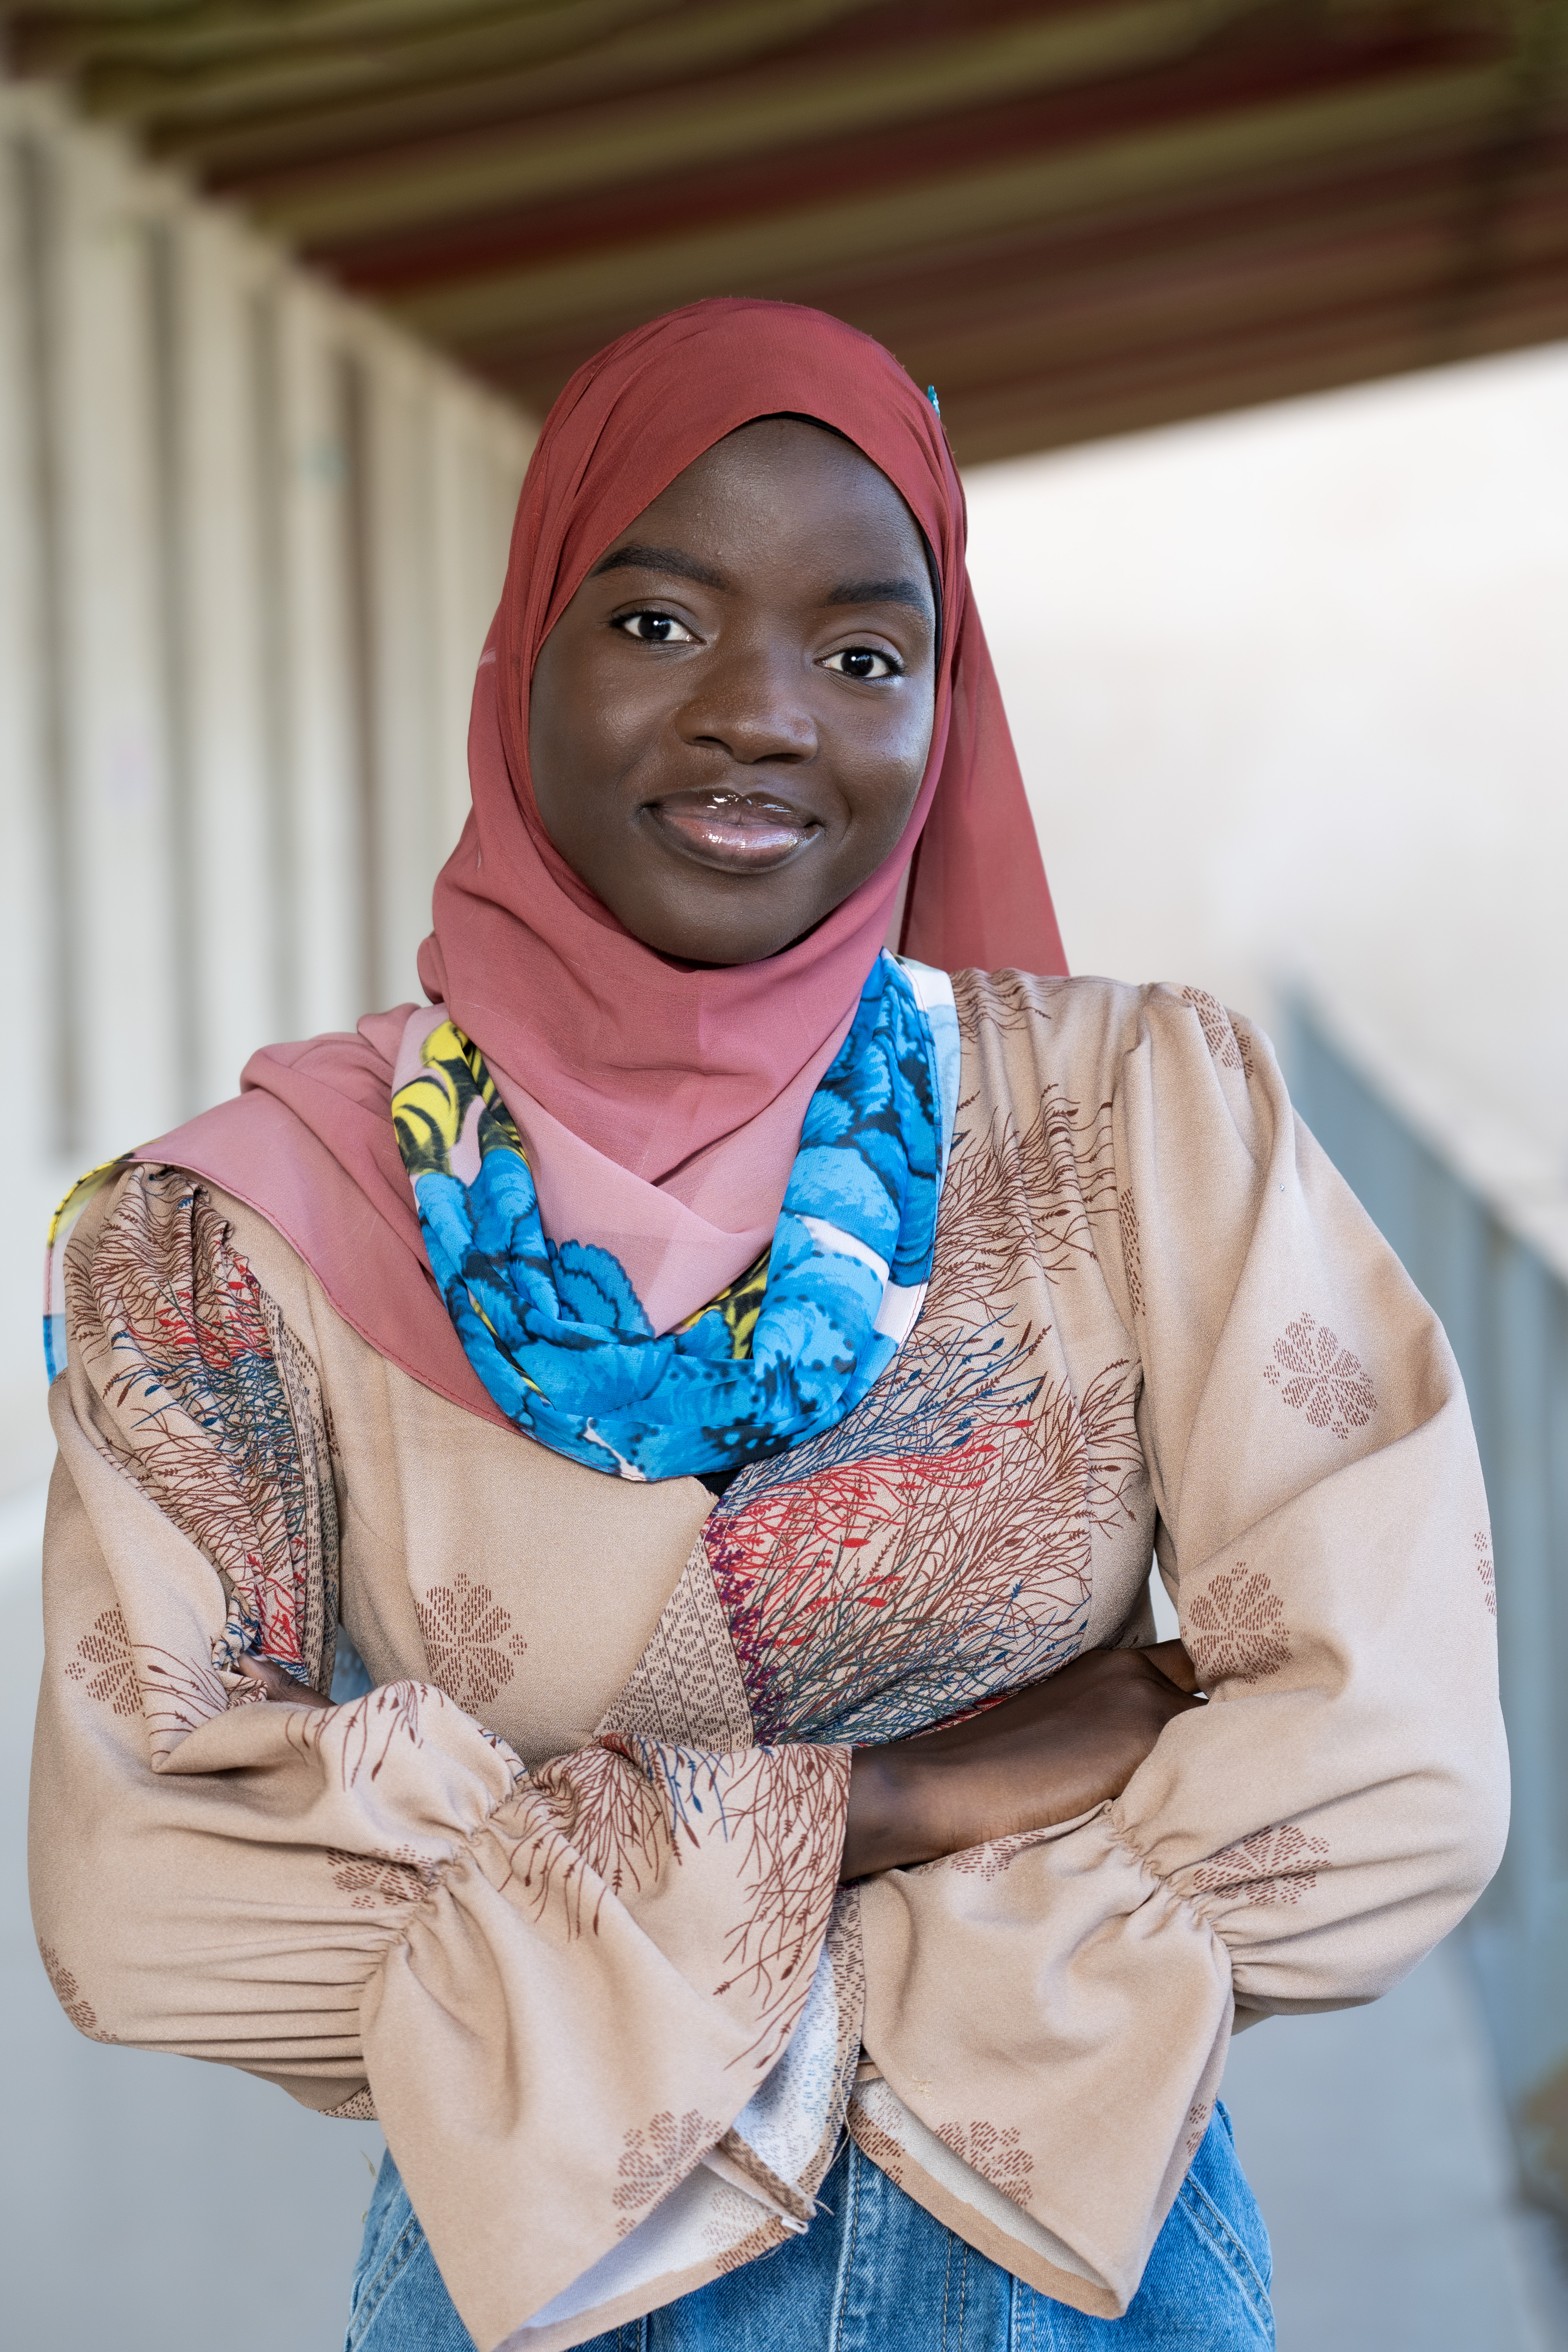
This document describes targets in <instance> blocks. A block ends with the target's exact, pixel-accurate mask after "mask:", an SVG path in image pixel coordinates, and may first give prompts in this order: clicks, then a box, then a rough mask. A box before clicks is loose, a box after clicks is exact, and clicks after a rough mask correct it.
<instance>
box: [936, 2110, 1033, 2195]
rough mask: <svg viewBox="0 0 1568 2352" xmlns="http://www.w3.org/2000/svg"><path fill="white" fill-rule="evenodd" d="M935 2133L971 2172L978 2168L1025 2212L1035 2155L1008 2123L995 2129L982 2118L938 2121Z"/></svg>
mask: <svg viewBox="0 0 1568 2352" xmlns="http://www.w3.org/2000/svg"><path fill="white" fill-rule="evenodd" d="M936 2136H937V2137H938V2139H940V2140H942V2141H943V2142H945V2144H946V2146H947V2147H950V2148H952V2152H953V2154H954V2156H956V2157H958V2158H961V2159H962V2160H963V2163H965V2164H967V2165H968V2167H969V2168H970V2170H971V2171H972V2172H978V2173H979V2175H980V2177H981V2179H983V2180H988V2181H989V2182H990V2183H991V2186H992V2188H993V2189H1000V2190H1001V2191H1002V2194H1003V2196H1004V2197H1008V2198H1011V2200H1012V2201H1013V2203H1014V2204H1015V2205H1021V2206H1022V2207H1023V2208H1024V2210H1025V2211H1027V2210H1028V2206H1029V2175H1030V2173H1031V2172H1033V2170H1034V2168H1035V2159H1034V2158H1033V2157H1032V2156H1031V2155H1030V2154H1029V2151H1028V2149H1027V2148H1026V2147H1025V2146H1024V2144H1023V2142H1022V2140H1021V2139H1020V2138H1019V2137H1018V2134H1017V2132H1016V2130H1015V2129H1013V2128H1012V2127H1011V2126H1009V2128H1008V2129H1007V2130H1005V2131H998V2130H997V2128H996V2126H995V2125H994V2124H988V2123H985V2122H984V2121H982V2122H980V2123H972V2124H938V2125H937V2126H936Z"/></svg>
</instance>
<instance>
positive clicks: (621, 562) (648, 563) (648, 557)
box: [592, 540, 730, 588]
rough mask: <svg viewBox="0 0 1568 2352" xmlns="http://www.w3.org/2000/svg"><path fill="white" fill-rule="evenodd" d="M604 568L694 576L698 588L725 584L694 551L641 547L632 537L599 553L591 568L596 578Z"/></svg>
mask: <svg viewBox="0 0 1568 2352" xmlns="http://www.w3.org/2000/svg"><path fill="white" fill-rule="evenodd" d="M602 572H673V573H674V575H675V577H676V578H677V579H678V580H695V581H696V583H697V584H698V586H699V587H700V588H727V587H728V586H729V585H730V583H729V581H728V580H727V579H726V578H725V576H724V574H723V573H722V572H716V571H715V570H714V568H713V566H712V565H711V564H710V563H700V562H699V561H698V559H697V558H696V556H695V555H688V554H686V553H685V552H684V551H682V550H681V549H680V548H679V547H645V546H644V545H642V543H641V542H640V541H637V540H633V541H631V543H630V545H629V546H626V547H612V548H611V550H610V551H609V553H608V555H605V556H602V557H601V558H600V560H599V562H597V563H595V566H594V570H593V575H592V576H593V577H594V578H595V580H597V579H598V578H599V576H600V574H601V573H602Z"/></svg>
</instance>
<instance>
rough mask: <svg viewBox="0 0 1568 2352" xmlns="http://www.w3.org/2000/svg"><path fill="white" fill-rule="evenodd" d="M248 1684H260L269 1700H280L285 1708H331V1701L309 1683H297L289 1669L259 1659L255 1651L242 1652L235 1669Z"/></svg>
mask: <svg viewBox="0 0 1568 2352" xmlns="http://www.w3.org/2000/svg"><path fill="white" fill-rule="evenodd" d="M235 1671H236V1673H237V1674H241V1675H244V1676H245V1678H246V1680H247V1682H251V1683H259V1685H261V1688H262V1689H263V1690H264V1691H265V1692H266V1693H267V1696H268V1698H275V1699H278V1700H279V1701H280V1702H281V1703H282V1705H283V1706H331V1699H330V1698H323V1697H322V1696H321V1692H320V1691H316V1690H312V1689H311V1688H310V1684H309V1683H297V1682H296V1681H295V1679H294V1677H293V1675H291V1674H289V1671H288V1669H287V1667H285V1666H280V1665H279V1664H278V1661H277V1659H276V1658H258V1656H257V1654H256V1653H255V1651H254V1650H242V1651H241V1652H240V1654H239V1661H238V1664H237V1666H236V1668H235Z"/></svg>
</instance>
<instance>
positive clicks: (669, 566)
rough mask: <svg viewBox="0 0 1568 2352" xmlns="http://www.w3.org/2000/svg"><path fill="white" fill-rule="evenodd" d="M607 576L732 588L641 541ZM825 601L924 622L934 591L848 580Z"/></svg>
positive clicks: (597, 570) (701, 567)
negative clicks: (897, 612) (892, 607)
mask: <svg viewBox="0 0 1568 2352" xmlns="http://www.w3.org/2000/svg"><path fill="white" fill-rule="evenodd" d="M605 572H669V573H672V574H673V575H674V577H675V578H676V579H678V580H694V581H696V583H698V585H699V586H700V587H702V588H721V589H722V588H728V587H729V585H730V583H729V580H728V579H727V578H726V576H725V575H724V573H723V572H720V571H718V570H716V569H715V567H714V566H713V565H712V564H710V563H703V562H700V561H699V559H698V558H697V557H696V556H695V555H688V554H687V553H686V551H685V550H684V549H683V548H679V547H649V546H647V545H646V544H645V543H644V542H643V541H641V540H632V541H628V543H627V544H626V546H625V547H612V548H611V550H610V551H609V553H608V555H605V556H601V558H600V559H599V562H597V563H595V566H594V570H593V573H592V577H593V578H594V579H595V580H597V579H599V578H600V577H601V576H602V574H603V573H605ZM822 601H823V603H824V604H851V605H863V604H907V605H908V606H909V608H910V612H912V613H918V614H920V616H921V620H922V621H929V620H931V618H932V617H933V615H932V612H931V590H930V588H929V587H926V586H923V585H922V584H921V583H920V582H919V581H916V580H846V581H844V582H842V583H841V584H840V585H839V586H838V587H837V588H834V589H830V590H829V592H828V593H827V594H826V596H825V597H824V598H823V600H822Z"/></svg>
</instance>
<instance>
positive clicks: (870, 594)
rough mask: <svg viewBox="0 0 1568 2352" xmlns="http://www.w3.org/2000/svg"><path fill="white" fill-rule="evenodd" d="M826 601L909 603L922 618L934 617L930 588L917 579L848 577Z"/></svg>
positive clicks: (831, 602)
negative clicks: (857, 578) (858, 578)
mask: <svg viewBox="0 0 1568 2352" xmlns="http://www.w3.org/2000/svg"><path fill="white" fill-rule="evenodd" d="M822 601H823V603H824V604H907V605H908V606H909V608H910V612H911V613H918V614H920V616H921V620H922V621H929V620H931V618H932V617H933V615H932V613H931V590H930V589H929V588H927V587H924V586H922V584H921V583H920V582H919V581H916V580H847V581H845V583H843V585H842V586H841V587H838V588H835V589H834V590H833V592H832V593H831V594H830V595H827V596H825V597H824V598H823V600H822Z"/></svg>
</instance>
